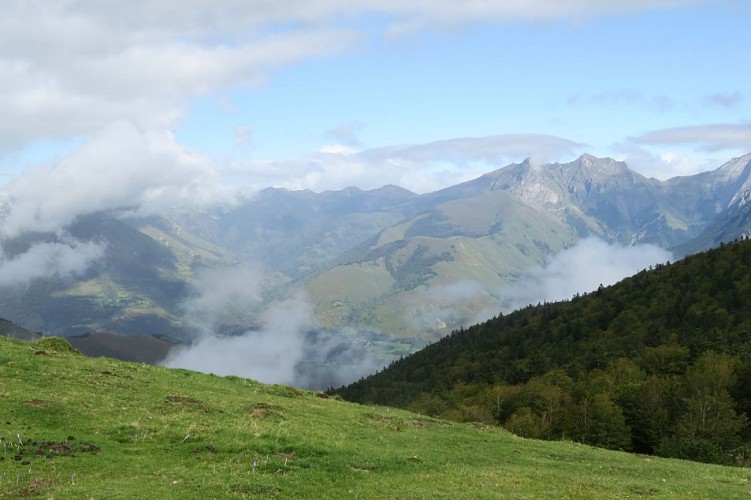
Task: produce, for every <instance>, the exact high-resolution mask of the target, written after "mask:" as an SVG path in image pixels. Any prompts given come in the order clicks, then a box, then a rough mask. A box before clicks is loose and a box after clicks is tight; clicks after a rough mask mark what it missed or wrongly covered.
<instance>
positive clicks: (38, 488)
mask: <svg viewBox="0 0 751 500" xmlns="http://www.w3.org/2000/svg"><path fill="white" fill-rule="evenodd" d="M0 436H2V438H1V440H0V444H2V446H1V447H0V496H3V497H13V498H15V497H43V498H95V499H97V498H147V497H148V498H160V499H167V498H248V497H278V498H361V499H362V498H473V499H474V498H678V497H681V498H686V497H691V498H748V496H749V492H751V469H742V468H731V467H722V466H714V465H705V464H698V463H692V462H686V461H678V460H668V459H659V458H655V457H648V456H638V455H631V454H627V453H619V452H612V451H605V450H600V449H596V448H591V447H588V446H584V445H578V444H574V443H571V442H543V441H535V440H527V439H522V438H518V437H515V436H513V435H511V434H509V433H508V432H506V431H504V430H502V429H500V428H494V427H486V426H474V425H469V424H457V423H452V422H447V421H442V420H436V419H432V418H427V417H424V416H420V415H417V414H413V413H409V412H406V411H401V410H395V409H390V408H385V407H376V406H362V405H357V404H351V403H346V402H343V401H339V400H337V399H334V398H326V397H324V395H322V394H320V393H315V392H309V391H300V390H297V389H294V388H290V387H285V386H278V385H263V384H260V383H257V382H254V381H251V380H246V379H241V378H237V377H217V376H212V375H204V374H199V373H195V372H190V371H186V370H178V369H167V368H162V367H153V366H148V365H142V364H135V363H126V362H120V361H115V360H111V359H105V358H100V359H92V358H86V357H84V356H82V355H80V354H78V353H77V352H75V351H73V350H72V349H71V348H70V347H69V346H68V344H67V343H66V342H65V341H62V340H60V339H54V338H46V339H41V340H39V341H37V342H33V343H27V342H22V341H16V340H9V339H5V338H0Z"/></svg>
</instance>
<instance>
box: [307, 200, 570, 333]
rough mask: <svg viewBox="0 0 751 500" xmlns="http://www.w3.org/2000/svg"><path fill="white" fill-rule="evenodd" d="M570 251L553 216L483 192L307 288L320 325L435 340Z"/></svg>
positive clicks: (399, 228) (368, 249) (405, 226)
mask: <svg viewBox="0 0 751 500" xmlns="http://www.w3.org/2000/svg"><path fill="white" fill-rule="evenodd" d="M575 241H576V234H575V232H574V230H572V229H571V228H570V227H568V226H566V225H565V224H563V223H562V222H561V221H560V219H559V218H558V217H556V216H555V215H553V214H550V213H548V212H545V211H541V210H538V209H535V208H534V207H531V206H529V205H528V204H525V203H523V202H521V201H520V200H518V199H517V198H515V197H513V196H511V195H510V194H509V193H506V192H503V191H492V192H485V193H481V194H479V195H477V196H473V197H470V198H467V199H463V200H454V201H450V202H446V203H443V204H441V205H439V206H437V207H436V208H434V209H432V210H430V211H428V212H425V213H422V214H420V215H418V216H416V217H413V218H411V219H409V220H407V221H405V222H403V223H401V224H398V225H396V226H393V227H391V228H388V229H387V230H385V231H383V232H381V233H380V234H379V235H378V236H377V237H376V238H374V239H373V240H372V241H371V242H369V243H368V244H366V245H363V246H361V247H359V248H358V249H356V250H355V251H353V252H350V253H349V254H347V256H346V257H345V258H344V259H343V261H342V262H341V263H340V264H339V265H337V266H335V267H333V268H331V269H329V270H327V271H325V272H323V273H320V274H318V275H317V276H315V277H314V278H313V279H311V280H310V281H309V282H308V283H307V285H306V286H307V289H308V290H309V291H310V295H311V296H312V297H314V298H315V305H316V310H317V311H318V314H319V319H320V320H321V322H322V323H324V324H327V325H337V324H344V323H347V322H350V323H352V322H354V323H356V324H358V325H360V326H368V327H371V328H373V329H381V330H386V331H390V332H394V333H396V334H397V335H404V336H413V335H417V334H419V333H420V332H429V333H428V335H435V334H437V333H446V331H447V330H450V329H451V328H454V327H457V326H458V325H461V324H465V323H467V322H471V321H472V320H473V319H474V318H475V317H477V315H478V314H482V313H483V311H486V310H488V308H493V309H494V312H497V310H498V308H499V305H498V301H497V300H496V298H495V297H494V292H495V291H497V290H500V289H501V288H502V287H503V286H505V285H507V284H508V283H509V282H510V281H512V280H513V279H514V277H515V276H517V275H518V273H519V272H520V271H521V270H523V269H526V268H528V267H530V266H532V265H539V264H542V263H543V262H545V260H546V258H547V257H549V256H550V255H552V254H554V253H556V252H558V251H559V250H561V249H562V248H564V247H565V246H567V245H570V244H572V243H573V242H575ZM441 291H443V292H445V293H444V294H443V295H442V293H441ZM426 293H427V294H429V295H427V296H426V295H425V294H426Z"/></svg>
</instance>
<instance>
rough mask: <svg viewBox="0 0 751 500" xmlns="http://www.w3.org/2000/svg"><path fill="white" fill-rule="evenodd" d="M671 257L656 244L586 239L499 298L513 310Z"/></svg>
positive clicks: (562, 296) (609, 281)
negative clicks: (613, 242)
mask: <svg viewBox="0 0 751 500" xmlns="http://www.w3.org/2000/svg"><path fill="white" fill-rule="evenodd" d="M671 259H672V254H671V253H670V252H668V251H667V250H664V249H662V248H660V247H658V246H655V245H633V246H623V245H619V244H611V243H607V242H605V241H602V240H600V239H598V238H586V239H583V240H581V241H580V242H579V243H577V244H576V245H575V246H573V247H571V248H568V249H566V250H563V251H561V252H560V253H558V254H556V255H555V256H554V257H553V258H551V259H550V261H549V262H548V263H547V265H545V266H541V267H534V268H532V269H529V270H528V271H527V272H526V273H524V275H523V276H522V277H521V278H520V280H519V281H517V282H516V283H515V284H513V285H511V286H510V287H508V288H505V289H503V290H501V292H500V294H499V298H500V300H501V301H502V302H503V303H504V305H505V306H506V307H507V308H509V309H518V308H520V307H524V306H526V305H529V304H536V303H538V302H546V301H547V302H554V301H558V300H565V299H570V298H571V297H572V296H574V295H575V294H578V293H588V292H591V291H594V290H596V289H597V288H598V287H599V286H600V285H603V286H608V285H612V284H614V283H616V282H618V281H620V280H622V279H623V278H626V277H628V276H631V275H633V274H636V273H637V272H639V271H640V270H642V269H646V268H648V267H649V266H651V265H654V264H658V263H664V262H667V261H669V260H671Z"/></svg>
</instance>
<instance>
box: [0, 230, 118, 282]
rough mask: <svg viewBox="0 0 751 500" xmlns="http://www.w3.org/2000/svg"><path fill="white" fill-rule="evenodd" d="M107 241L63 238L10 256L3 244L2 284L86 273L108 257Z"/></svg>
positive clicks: (0, 269) (0, 275) (33, 246)
mask: <svg viewBox="0 0 751 500" xmlns="http://www.w3.org/2000/svg"><path fill="white" fill-rule="evenodd" d="M105 250H106V245H105V244H104V243H98V242H82V241H78V240H76V239H73V238H69V237H67V238H63V241H62V242H57V243H38V244H35V245H32V246H31V248H29V249H28V250H27V251H26V252H24V253H23V254H21V255H17V256H12V257H8V256H6V255H5V253H4V252H3V251H2V248H1V247H0V288H8V287H18V286H26V285H28V284H29V283H31V282H32V281H34V280H36V279H41V278H58V279H66V278H71V277H75V276H78V275H80V274H83V273H84V272H85V271H86V269H88V267H89V266H90V265H91V264H92V263H94V262H96V261H97V260H99V259H101V258H102V257H104V252H105Z"/></svg>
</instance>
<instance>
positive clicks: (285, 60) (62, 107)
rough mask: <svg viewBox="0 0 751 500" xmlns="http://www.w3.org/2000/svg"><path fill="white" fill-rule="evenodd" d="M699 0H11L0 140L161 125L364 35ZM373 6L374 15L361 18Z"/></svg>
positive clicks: (1, 50) (8, 143)
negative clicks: (196, 101) (194, 103)
mask: <svg viewBox="0 0 751 500" xmlns="http://www.w3.org/2000/svg"><path fill="white" fill-rule="evenodd" d="M697 3H703V2H702V1H701V0H630V1H625V0H623V1H610V2H602V1H600V0H573V1H566V2H560V1H553V0H528V1H525V2H488V1H484V0H471V1H466V2H455V1H453V0H430V1H428V0H399V1H397V0H352V1H349V2H340V1H335V0H275V1H266V0H263V1H254V2H246V1H242V0H211V1H208V0H180V1H177V0H161V1H158V2H154V1H150V0H132V1H129V2H127V3H122V2H114V1H112V0H102V1H99V2H79V1H69V0H49V1H45V2H22V1H13V2H9V3H6V4H4V5H3V15H2V16H0V95H3V96H4V98H3V99H2V100H1V101H0V148H7V149H12V148H16V147H19V146H22V145H24V144H27V143H29V142H30V141H35V140H40V139H50V138H60V137H70V136H77V135H81V134H89V133H92V132H95V131H97V130H99V129H100V128H102V127H104V126H106V125H107V124H109V123H111V122H113V121H117V120H126V121H130V122H132V123H134V124H136V125H137V126H139V127H140V128H144V129H147V128H165V127H167V128H169V127H171V126H173V125H174V124H175V123H176V121H177V120H178V119H179V118H181V117H182V116H183V115H184V113H185V109H186V106H187V104H188V102H189V100H190V99H192V98H194V97H197V96H203V95H208V94H215V93H217V92H221V91H223V90H227V89H235V88H238V87H248V86H254V85H258V84H259V83H260V82H263V81H264V79H265V78H266V77H267V76H268V75H269V73H270V72H271V71H273V70H274V69H275V68H279V67H282V66H286V65H290V64H294V63H297V62H300V61H302V60H306V59H309V58H311V57H317V56H325V55H329V54H332V53H336V52H340V51H342V50H351V49H352V48H353V47H357V46H358V43H359V42H360V41H363V40H365V39H366V37H369V36H373V35H375V36H379V35H381V36H382V35H387V34H388V33H394V32H399V31H401V32H404V31H414V30H415V29H425V28H435V27H456V26H462V25H467V24H472V23H483V24H486V23H488V22H495V23H503V22H507V21H516V20H527V21H543V22H548V21H557V20H562V19H563V20H574V21H579V20H581V19H590V18H595V17H598V16H610V15H621V14H624V13H630V12H638V11H644V10H656V9H667V8H679V7H681V6H686V5H693V4H697ZM373 13H376V14H381V16H379V20H380V22H379V23H376V24H375V25H374V24H373V23H365V22H364V21H363V20H364V19H365V16H366V15H371V14H373ZM365 26H367V28H366V27H365ZM379 30H380V32H379Z"/></svg>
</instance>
